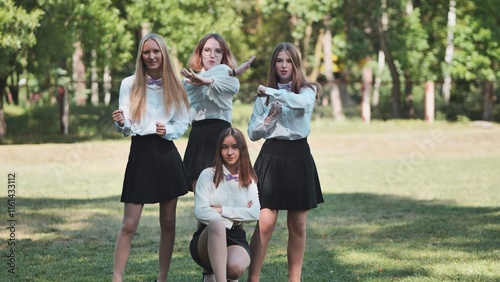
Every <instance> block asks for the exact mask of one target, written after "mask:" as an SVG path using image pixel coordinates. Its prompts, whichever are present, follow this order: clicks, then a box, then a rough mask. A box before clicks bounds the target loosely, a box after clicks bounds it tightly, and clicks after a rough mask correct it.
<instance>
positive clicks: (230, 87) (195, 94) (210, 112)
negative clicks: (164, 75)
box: [183, 64, 240, 123]
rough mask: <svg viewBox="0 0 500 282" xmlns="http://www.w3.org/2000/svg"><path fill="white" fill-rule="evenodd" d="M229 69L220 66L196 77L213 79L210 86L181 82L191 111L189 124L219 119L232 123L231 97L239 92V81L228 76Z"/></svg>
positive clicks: (225, 66)
mask: <svg viewBox="0 0 500 282" xmlns="http://www.w3.org/2000/svg"><path fill="white" fill-rule="evenodd" d="M229 70H231V68H230V67H229V66H227V65H224V64H220V65H217V66H215V67H213V68H211V69H209V70H207V71H202V72H200V73H199V74H198V75H199V76H202V77H209V78H212V79H213V83H212V84H210V85H201V86H196V85H192V84H189V83H187V82H186V81H185V80H184V81H183V84H184V87H185V88H186V92H187V95H188V99H189V103H190V105H191V109H190V110H189V118H190V121H191V122H194V121H199V120H204V119H221V120H225V121H227V122H229V123H231V122H232V109H233V97H234V95H236V93H238V91H239V90H240V81H239V80H238V79H237V78H236V77H234V76H230V75H229Z"/></svg>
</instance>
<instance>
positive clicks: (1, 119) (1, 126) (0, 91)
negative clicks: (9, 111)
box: [0, 79, 7, 139]
mask: <svg viewBox="0 0 500 282" xmlns="http://www.w3.org/2000/svg"><path fill="white" fill-rule="evenodd" d="M6 86H7V80H6V79H0V139H3V138H4V137H5V135H7V123H6V122H5V113H4V111H3V101H4V96H5V93H6V91H5V87H6Z"/></svg>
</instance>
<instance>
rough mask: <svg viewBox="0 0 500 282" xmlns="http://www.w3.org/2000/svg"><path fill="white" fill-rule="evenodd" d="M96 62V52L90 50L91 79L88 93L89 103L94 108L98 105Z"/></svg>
mask: <svg viewBox="0 0 500 282" xmlns="http://www.w3.org/2000/svg"><path fill="white" fill-rule="evenodd" d="M96 60H97V52H96V51H95V50H92V67H91V68H90V72H91V79H92V83H91V86H90V93H91V95H90V102H91V103H92V105H94V106H97V105H99V83H98V82H97V80H98V76H97V67H96V63H97V62H96Z"/></svg>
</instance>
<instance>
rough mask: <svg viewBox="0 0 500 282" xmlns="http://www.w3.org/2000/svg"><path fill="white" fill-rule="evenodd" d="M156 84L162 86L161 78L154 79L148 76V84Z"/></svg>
mask: <svg viewBox="0 0 500 282" xmlns="http://www.w3.org/2000/svg"><path fill="white" fill-rule="evenodd" d="M152 84H156V85H158V86H161V78H158V79H153V78H151V77H148V85H152Z"/></svg>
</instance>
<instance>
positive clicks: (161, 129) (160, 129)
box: [156, 121, 167, 137]
mask: <svg viewBox="0 0 500 282" xmlns="http://www.w3.org/2000/svg"><path fill="white" fill-rule="evenodd" d="M156 134H157V135H158V136H160V137H163V136H165V134H167V128H166V127H165V125H164V124H163V123H161V122H159V121H157V122H156Z"/></svg>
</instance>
